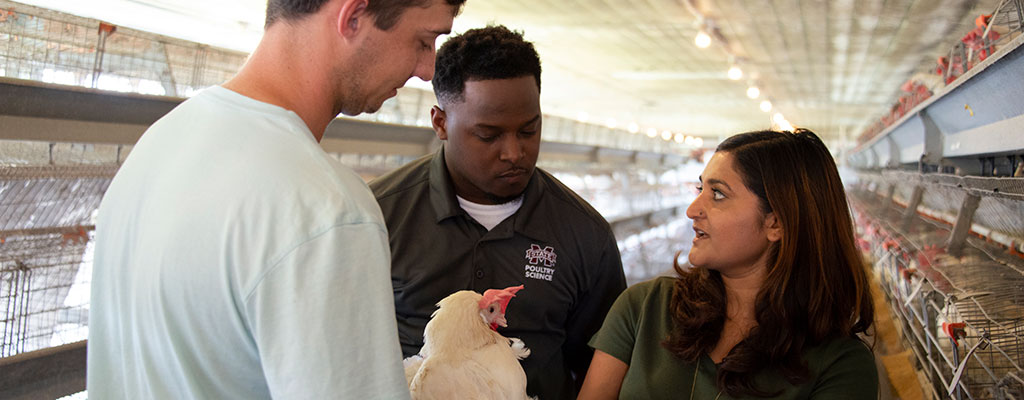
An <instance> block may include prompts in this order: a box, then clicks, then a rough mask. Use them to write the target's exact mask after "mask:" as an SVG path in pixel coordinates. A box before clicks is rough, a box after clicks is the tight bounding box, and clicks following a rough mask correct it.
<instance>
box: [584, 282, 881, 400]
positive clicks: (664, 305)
mask: <svg viewBox="0 0 1024 400" xmlns="http://www.w3.org/2000/svg"><path fill="white" fill-rule="evenodd" d="M675 281H676V280H675V278H670V277H661V278H657V279H654V280H651V281H647V282H643V283H639V284H636V285H634V286H632V287H630V288H628V289H626V291H625V292H623V293H622V295H620V296H619V298H618V299H617V300H616V301H615V304H614V305H613V306H612V309H611V311H609V312H608V316H607V318H606V319H605V321H604V325H603V326H602V327H601V330H600V331H598V333H597V334H596V335H594V337H593V338H592V339H591V340H590V346H591V347H593V348H595V349H597V350H601V351H603V352H605V353H608V354H609V355H611V356H613V357H615V358H617V359H619V360H622V361H623V362H625V363H626V364H627V365H629V369H628V370H627V372H626V376H625V378H624V379H623V382H622V389H621V390H620V392H619V398H620V399H708V400H713V399H716V398H717V399H730V398H731V397H729V396H728V395H727V394H725V393H719V390H718V388H717V387H716V385H715V376H716V374H717V371H718V367H717V365H716V364H715V363H714V362H713V361H711V358H710V357H709V356H707V355H704V356H702V357H701V358H700V360H699V362H697V363H696V364H694V363H689V362H685V361H682V360H680V359H679V358H677V357H675V356H674V355H673V354H672V353H670V352H669V351H668V350H666V349H665V348H664V347H662V345H661V342H662V341H663V340H664V339H665V338H666V337H668V334H669V331H670V330H671V329H672V318H671V316H670V315H671V314H670V312H669V303H670V299H671V297H672V287H673V285H674V284H675ZM804 359H805V360H806V361H807V363H808V367H809V369H810V371H811V379H810V380H808V381H807V382H805V383H803V384H800V385H797V386H794V385H791V384H790V383H789V382H787V381H786V380H785V379H784V378H782V377H781V375H779V374H778V372H777V371H773V370H767V371H762V372H761V373H759V374H758V375H757V376H756V377H755V382H756V383H757V385H758V386H757V387H759V388H761V389H764V390H766V391H769V392H774V391H777V390H782V393H781V394H780V395H779V396H778V397H775V398H777V399H876V398H877V397H878V373H877V370H876V367H875V361H874V355H873V354H872V352H871V350H870V349H869V348H868V347H867V346H866V345H865V344H864V343H862V342H861V341H859V340H857V339H855V338H841V339H835V340H832V341H829V342H826V343H824V344H821V345H819V346H815V347H811V348H808V349H807V350H806V351H805V352H804ZM691 393H692V395H691Z"/></svg>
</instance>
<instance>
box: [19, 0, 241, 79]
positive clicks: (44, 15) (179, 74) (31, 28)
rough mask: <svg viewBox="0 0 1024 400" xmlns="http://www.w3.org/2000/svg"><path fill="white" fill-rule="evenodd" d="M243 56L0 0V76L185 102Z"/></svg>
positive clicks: (226, 76) (234, 66)
mask: <svg viewBox="0 0 1024 400" xmlns="http://www.w3.org/2000/svg"><path fill="white" fill-rule="evenodd" d="M246 57H247V55H246V54H245V53H242V52H237V51H231V50H226V49H219V48H214V47H211V46H207V45H203V44H198V43H193V42H188V41H184V40H179V39H173V38H169V37H165V36H160V35H155V34H151V33H146V32H142V31H137V30H133V29H128V28H123V27H117V26H113V25H110V24H106V23H103V22H101V21H97V20H93V19H87V18H80V17H76V16H73V15H68V14H63V13H58V12H54V11H50V10H46V9H42V8H37V7H32V6H27V5H24V4H20V3H15V2H11V1H7V0H0V76H7V77H11V78H18V79H27V80H35V81H42V82H50V83H58V84H64V85H75V86H85V87H91V88H98V89H105V90H116V91H124V92H136V93H144V94H154V95H165V96H175V97H186V96H190V95H191V94H193V93H195V92H196V91H198V90H199V89H202V88H205V87H208V86H211V85H215V84H219V83H221V82H224V81H226V80H228V79H229V78H230V77H231V76H232V75H234V74H235V72H237V71H238V69H239V68H240V67H241V65H242V64H243V63H244V62H245V59H246Z"/></svg>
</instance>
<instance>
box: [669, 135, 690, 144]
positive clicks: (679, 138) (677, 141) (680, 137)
mask: <svg viewBox="0 0 1024 400" xmlns="http://www.w3.org/2000/svg"><path fill="white" fill-rule="evenodd" d="M686 137H688V136H684V135H683V134H682V133H677V134H676V136H675V137H673V138H672V140H675V141H676V143H683V140H684V139H685V138H686Z"/></svg>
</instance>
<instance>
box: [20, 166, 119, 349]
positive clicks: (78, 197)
mask: <svg viewBox="0 0 1024 400" xmlns="http://www.w3.org/2000/svg"><path fill="white" fill-rule="evenodd" d="M116 170H117V166H80V167H78V166H63V167H49V166H46V167H2V168H0V210H2V211H0V307H3V313H2V314H0V317H2V321H0V357H8V356H12V355H15V354H20V353H24V352H29V351H33V350H38V349H42V348H46V347H51V346H57V345H61V344H66V343H71V342H75V341H78V340H83V339H85V338H86V336H87V329H88V328H87V326H88V302H89V299H88V287H89V277H90V269H91V265H92V249H91V243H92V241H91V239H92V231H93V225H92V216H93V213H94V212H95V210H96V209H97V208H98V207H99V203H100V200H101V198H102V196H103V193H104V191H106V188H107V186H108V185H109V184H110V180H111V179H112V178H113V176H114V173H115V172H116Z"/></svg>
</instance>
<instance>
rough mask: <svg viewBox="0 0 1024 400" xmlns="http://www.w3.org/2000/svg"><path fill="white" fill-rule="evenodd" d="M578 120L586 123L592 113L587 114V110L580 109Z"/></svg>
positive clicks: (577, 115)
mask: <svg viewBox="0 0 1024 400" xmlns="http://www.w3.org/2000/svg"><path fill="white" fill-rule="evenodd" d="M576 120H577V121H580V122H582V123H584V124H585V123H587V121H589V120H590V114H587V112H586V111H580V113H579V114H576Z"/></svg>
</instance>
